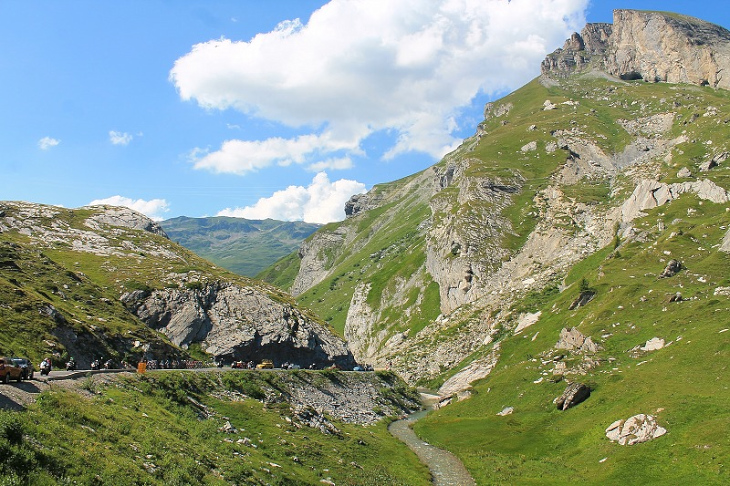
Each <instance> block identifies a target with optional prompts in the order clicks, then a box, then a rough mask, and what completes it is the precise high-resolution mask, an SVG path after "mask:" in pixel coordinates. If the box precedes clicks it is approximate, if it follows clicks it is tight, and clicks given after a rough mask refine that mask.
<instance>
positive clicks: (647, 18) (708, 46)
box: [542, 10, 730, 89]
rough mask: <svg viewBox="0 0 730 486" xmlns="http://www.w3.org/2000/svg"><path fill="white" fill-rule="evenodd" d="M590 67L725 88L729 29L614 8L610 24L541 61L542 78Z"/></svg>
mask: <svg viewBox="0 0 730 486" xmlns="http://www.w3.org/2000/svg"><path fill="white" fill-rule="evenodd" d="M589 67H594V68H597V69H600V70H602V71H605V72H606V73H608V74H610V75H613V76H616V77H618V78H621V79H627V80H628V79H643V80H644V81H648V82H659V81H661V82H668V83H687V84H695V85H709V86H712V87H715V88H725V89H727V88H729V87H730V76H728V74H727V73H728V69H730V31H728V30H726V29H724V28H722V27H720V26H718V25H714V24H711V23H709V22H705V21H702V20H699V19H695V18H692V17H687V16H684V15H678V14H673V13H666V12H645V11H638V10H615V11H614V15H613V25H609V24H589V25H588V26H586V28H584V29H583V31H582V32H581V33H580V34H578V33H575V34H573V36H572V37H571V38H570V39H569V40H568V41H566V43H565V45H564V46H563V48H562V49H558V50H556V51H555V52H553V53H552V54H550V55H549V56H547V57H546V59H545V60H544V61H543V63H542V72H543V73H544V74H548V73H549V74H563V75H565V74H569V73H572V72H576V71H582V70H585V69H587V68H589Z"/></svg>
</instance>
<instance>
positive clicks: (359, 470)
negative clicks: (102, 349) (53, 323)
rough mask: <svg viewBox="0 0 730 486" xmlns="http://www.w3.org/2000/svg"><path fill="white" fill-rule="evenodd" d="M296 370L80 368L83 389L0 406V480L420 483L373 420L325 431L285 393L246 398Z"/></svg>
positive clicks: (416, 467)
mask: <svg viewBox="0 0 730 486" xmlns="http://www.w3.org/2000/svg"><path fill="white" fill-rule="evenodd" d="M297 373H298V374H297V375H295V374H287V376H280V375H279V374H277V373H269V372H263V373H260V372H223V373H195V372H156V373H148V374H147V375H131V376H128V377H120V378H117V379H114V380H112V381H111V382H109V383H106V384H104V383H99V382H96V381H93V380H92V379H91V378H87V379H86V381H85V382H82V384H81V388H82V389H85V390H86V391H87V392H88V393H87V394H86V395H85V396H84V395H80V394H78V393H76V392H73V391H67V390H63V388H59V389H58V390H57V391H48V392H44V393H42V394H41V395H40V397H39V399H38V401H37V403H35V404H33V405H31V406H30V407H29V408H28V409H27V410H26V411H23V412H7V411H0V485H3V486H5V485H15V484H90V485H91V484H99V485H106V484H108V485H115V486H116V485H142V484H146V485H154V484H159V485H186V484H220V485H227V484H261V485H264V484H267V485H304V484H312V485H315V484H320V480H322V479H330V480H331V481H333V482H334V483H336V484H338V485H340V484H342V485H373V486H375V485H384V484H386V485H427V484H430V481H429V474H428V470H427V469H426V468H425V467H424V466H422V465H421V464H419V463H418V460H417V458H416V457H415V455H413V454H412V453H411V452H410V451H409V450H408V449H407V448H406V446H405V445H403V444H401V443H400V442H398V441H397V440H395V439H394V438H393V437H391V436H390V434H389V433H388V432H387V429H386V426H387V423H386V422H384V421H381V422H380V423H379V424H377V425H375V426H370V427H363V426H359V425H348V424H343V423H335V425H336V429H337V430H334V431H333V433H328V434H325V433H323V432H321V431H320V430H318V429H315V428H310V427H308V426H306V425H303V424H302V423H301V422H300V421H299V419H298V418H297V416H296V414H294V413H293V411H292V409H291V407H290V405H289V404H288V403H287V402H285V401H280V400H274V401H271V400H268V401H267V402H266V403H264V402H262V401H260V400H258V399H260V398H263V396H265V395H275V394H276V395H278V393H275V392H276V391H277V389H278V387H281V386H282V382H281V380H290V379H291V380H296V379H304V380H307V379H311V378H312V376H314V375H312V374H308V372H304V371H301V372H297ZM315 374H316V376H315V377H314V378H313V379H314V380H320V381H322V383H323V386H326V385H327V383H329V382H336V381H337V380H338V375H337V374H336V373H329V374H328V373H322V372H319V373H315ZM362 376H363V377H364V375H362ZM5 386H7V385H5ZM395 390H396V388H394V389H393V390H391V393H397V392H396V391H395ZM226 422H229V423H230V425H231V426H233V427H234V428H235V431H232V430H231V431H228V432H226V431H225V429H224V427H225V425H226Z"/></svg>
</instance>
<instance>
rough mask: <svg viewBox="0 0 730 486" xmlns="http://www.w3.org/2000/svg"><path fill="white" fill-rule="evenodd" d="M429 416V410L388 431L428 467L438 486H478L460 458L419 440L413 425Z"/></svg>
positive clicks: (414, 415) (407, 418) (391, 427)
mask: <svg viewBox="0 0 730 486" xmlns="http://www.w3.org/2000/svg"><path fill="white" fill-rule="evenodd" d="M426 414H428V410H423V411H421V412H416V413H413V414H411V415H409V416H408V417H406V418H404V419H402V420H398V421H395V422H393V423H392V424H390V426H389V427H388V430H389V431H390V433H391V434H393V436H395V437H396V438H397V439H400V440H401V441H402V442H404V443H405V444H406V445H407V446H408V447H410V448H411V450H412V451H413V452H415V453H416V455H417V456H418V458H419V459H420V460H421V462H422V463H424V464H425V465H426V466H428V468H429V470H430V471H431V476H432V478H433V484H435V485H436V486H476V484H477V483H476V482H474V479H473V478H472V477H471V475H470V474H469V472H468V471H467V470H466V468H465V467H464V465H463V464H462V463H461V461H460V460H459V458H458V457H456V456H455V455H454V454H452V453H450V452H449V451H445V450H443V449H439V448H438V447H434V446H432V445H431V444H428V443H426V442H423V441H422V440H421V439H419V438H418V436H417V435H416V433H415V432H413V429H412V428H411V425H412V424H413V423H414V422H416V421H417V420H418V419H421V418H423V417H425V416H426Z"/></svg>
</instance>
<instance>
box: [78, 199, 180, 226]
mask: <svg viewBox="0 0 730 486" xmlns="http://www.w3.org/2000/svg"><path fill="white" fill-rule="evenodd" d="M102 204H106V205H109V206H125V207H128V208H130V209H134V210H135V211H137V212H140V213H142V214H144V215H146V216H148V217H150V218H151V219H153V220H155V221H161V220H162V219H164V218H163V217H162V216H161V214H162V213H166V212H167V211H169V210H170V208H169V205H168V203H167V201H165V200H164V199H151V200H149V201H145V200H144V199H130V198H128V197H124V196H112V197H108V198H106V199H95V200H93V201H91V202H90V203H89V204H88V205H89V206H97V205H102Z"/></svg>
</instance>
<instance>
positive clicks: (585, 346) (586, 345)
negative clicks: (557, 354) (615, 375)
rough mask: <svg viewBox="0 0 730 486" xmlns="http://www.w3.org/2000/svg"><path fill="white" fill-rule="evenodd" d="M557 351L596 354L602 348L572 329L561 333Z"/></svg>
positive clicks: (556, 345)
mask: <svg viewBox="0 0 730 486" xmlns="http://www.w3.org/2000/svg"><path fill="white" fill-rule="evenodd" d="M555 349H567V350H570V351H580V352H588V353H595V352H596V351H598V350H599V349H600V346H599V345H598V344H596V343H594V342H593V339H591V338H590V337H585V336H584V335H583V334H582V333H581V332H580V331H579V330H578V329H576V328H574V327H571V328H570V329H566V328H563V329H562V330H561V331H560V339H559V340H558V342H557V343H556V344H555Z"/></svg>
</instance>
